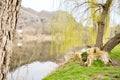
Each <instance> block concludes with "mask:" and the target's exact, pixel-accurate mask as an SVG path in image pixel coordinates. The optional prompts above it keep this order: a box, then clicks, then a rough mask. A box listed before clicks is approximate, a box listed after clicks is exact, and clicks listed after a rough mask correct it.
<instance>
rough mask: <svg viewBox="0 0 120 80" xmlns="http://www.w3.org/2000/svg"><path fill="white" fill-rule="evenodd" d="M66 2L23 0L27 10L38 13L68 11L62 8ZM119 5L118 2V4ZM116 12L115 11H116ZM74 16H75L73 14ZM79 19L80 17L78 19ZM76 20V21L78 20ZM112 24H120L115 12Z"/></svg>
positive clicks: (59, 0) (57, 0) (60, 0)
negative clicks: (62, 4)
mask: <svg viewBox="0 0 120 80" xmlns="http://www.w3.org/2000/svg"><path fill="white" fill-rule="evenodd" d="M63 1H64V0H22V4H21V5H22V6H23V7H26V8H31V9H33V10H36V11H39V12H40V11H42V10H46V11H56V10H60V9H62V10H66V9H65V8H64V7H63V8H61V7H60V4H61V2H63ZM116 3H117V2H116ZM114 10H115V9H114ZM73 16H74V14H73ZM77 18H79V17H77ZM77 18H76V19H77ZM111 22H114V23H115V24H120V16H119V15H118V14H116V13H114V12H112V15H111Z"/></svg>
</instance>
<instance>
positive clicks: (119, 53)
mask: <svg viewBox="0 0 120 80" xmlns="http://www.w3.org/2000/svg"><path fill="white" fill-rule="evenodd" d="M110 57H111V58H112V59H115V60H119V61H120V44H119V45H117V46H116V47H115V48H114V49H113V50H112V51H111V52H110Z"/></svg>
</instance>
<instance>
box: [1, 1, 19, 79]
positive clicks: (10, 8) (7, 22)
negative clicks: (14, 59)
mask: <svg viewBox="0 0 120 80" xmlns="http://www.w3.org/2000/svg"><path fill="white" fill-rule="evenodd" d="M19 8H20V0H0V80H7V79H6V77H7V73H8V71H9V61H10V56H11V53H12V40H13V36H14V33H15V29H16V24H17V18H18V12H19Z"/></svg>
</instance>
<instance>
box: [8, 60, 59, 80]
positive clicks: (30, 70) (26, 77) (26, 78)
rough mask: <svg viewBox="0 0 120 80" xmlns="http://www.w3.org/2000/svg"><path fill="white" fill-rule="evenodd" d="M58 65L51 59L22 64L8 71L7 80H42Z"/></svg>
mask: <svg viewBox="0 0 120 80" xmlns="http://www.w3.org/2000/svg"><path fill="white" fill-rule="evenodd" d="M56 67H58V65H57V64H56V63H54V62H51V61H46V62H38V61H36V62H33V63H31V64H27V65H23V66H21V67H19V68H17V69H16V70H15V71H13V72H9V73H8V75H7V78H8V79H7V80H42V78H44V77H45V76H47V75H48V74H49V73H50V72H52V71H53V70H55V68H56Z"/></svg>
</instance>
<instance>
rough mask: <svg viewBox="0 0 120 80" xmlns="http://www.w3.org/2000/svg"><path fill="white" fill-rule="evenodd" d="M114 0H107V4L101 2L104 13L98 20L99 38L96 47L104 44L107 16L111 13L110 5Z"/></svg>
mask: <svg viewBox="0 0 120 80" xmlns="http://www.w3.org/2000/svg"><path fill="white" fill-rule="evenodd" d="M112 1H113V0H107V1H106V4H101V6H102V13H101V18H100V20H99V21H98V22H97V23H98V33H97V39H96V44H95V46H96V47H99V48H101V47H102V46H103V35H104V28H105V27H108V26H106V24H107V23H106V20H107V16H108V15H109V10H110V6H111V4H112Z"/></svg>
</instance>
